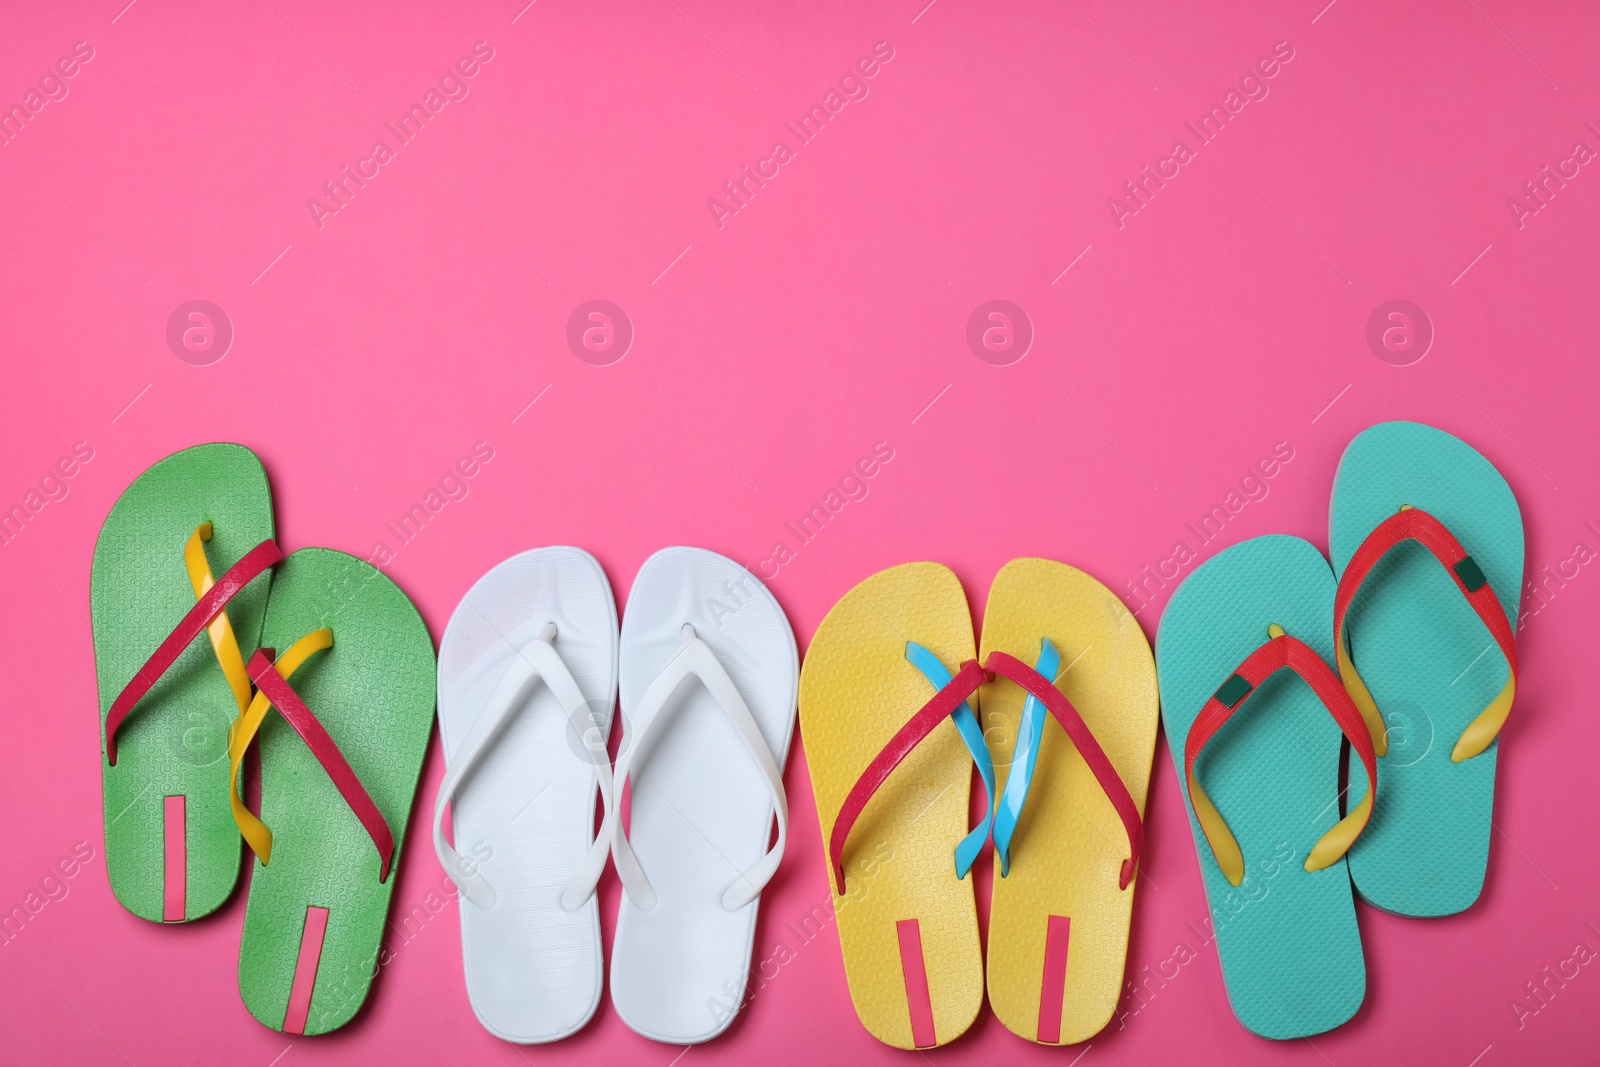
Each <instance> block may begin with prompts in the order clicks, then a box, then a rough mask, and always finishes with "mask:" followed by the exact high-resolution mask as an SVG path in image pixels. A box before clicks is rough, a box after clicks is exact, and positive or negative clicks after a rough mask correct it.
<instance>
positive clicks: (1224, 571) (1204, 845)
mask: <svg viewBox="0 0 1600 1067" xmlns="http://www.w3.org/2000/svg"><path fill="white" fill-rule="evenodd" d="M1333 595H1334V580H1333V573H1332V572H1331V571H1330V570H1329V569H1328V564H1327V562H1326V561H1324V560H1323V558H1322V554H1321V553H1319V552H1318V551H1317V550H1316V549H1315V548H1314V547H1312V546H1311V545H1310V544H1309V543H1307V542H1305V541H1302V540H1300V539H1299V538H1295V537H1285V536H1281V535H1274V536H1268V537H1257V538H1253V539H1251V540H1248V541H1244V542H1242V543H1240V544H1237V545H1234V546H1232V547H1231V548H1227V549H1224V550H1223V551H1222V552H1220V553H1218V554H1217V555H1216V556H1215V557H1213V558H1212V559H1210V560H1208V561H1206V562H1205V563H1204V564H1202V565H1201V566H1200V567H1199V568H1198V569H1196V570H1195V572H1194V573H1193V574H1191V575H1190V576H1189V577H1188V578H1187V579H1186V580H1185V581H1184V582H1183V584H1182V585H1181V586H1179V587H1178V589H1177V591H1176V592H1174V593H1173V595H1172V600H1171V602H1170V603H1169V604H1168V606H1167V609H1166V611H1165V612H1164V613H1163V614H1162V617H1161V625H1160V628H1159V630H1158V631H1157V635H1156V671H1157V675H1158V679H1159V683H1160V689H1161V718H1162V721H1163V723H1164V724H1165V726H1166V735H1167V743H1168V744H1169V745H1170V746H1171V749H1172V761H1173V765H1174V767H1175V768H1177V771H1178V781H1179V788H1180V790H1181V791H1182V792H1183V794H1184V804H1185V807H1186V808H1187V809H1188V812H1189V820H1190V829H1191V830H1192V831H1193V832H1194V837H1195V851H1196V852H1197V853H1198V854H1199V859H1200V874H1201V878H1202V881H1203V882H1204V884H1205V889H1206V899H1207V902H1208V904H1209V906H1210V923H1211V932H1212V934H1213V936H1214V938H1215V940H1216V944H1217V958H1218V960H1219V962H1220V963H1221V965H1222V977H1223V981H1224V983H1225V984H1226V986H1227V990H1228V1002H1229V1004H1230V1005H1231V1006H1232V1007H1233V1013H1234V1015H1236V1016H1237V1017H1238V1019H1239V1022H1240V1023H1242V1024H1243V1025H1244V1027H1245V1029H1247V1030H1249V1031H1250V1032H1251V1033H1254V1034H1258V1035H1260V1036H1262V1037H1268V1038H1276V1039H1280V1040H1282V1039H1288V1038H1296V1037H1306V1036H1308V1035H1311V1034H1319V1033H1322V1032H1323V1031H1325V1030H1331V1029H1332V1028H1333V1027H1335V1026H1338V1025H1339V1024H1340V1023H1343V1022H1345V1021H1346V1020H1348V1019H1349V1018H1350V1017H1351V1016H1352V1015H1354V1014H1355V1012H1356V1010H1357V1009H1358V1008H1359V1007H1360V1006H1361V1001H1362V999H1363V997H1365V995H1366V986H1367V980H1366V966H1365V964H1364V962H1363V960H1362V954H1361V932H1360V931H1359V930H1358V929H1357V927H1356V916H1355V899H1354V895H1353V893H1352V891H1351V888H1350V878H1349V875H1348V873H1347V868H1346V866H1345V860H1344V855H1343V853H1344V850H1345V849H1346V848H1348V847H1349V844H1350V841H1351V840H1352V839H1354V837H1355V835H1356V834H1358V833H1360V830H1361V825H1362V823H1363V822H1364V821H1365V819H1366V816H1367V813H1368V807H1369V805H1364V804H1363V805H1359V806H1357V807H1355V808H1352V810H1351V812H1350V814H1349V815H1348V816H1345V817H1344V818H1342V819H1341V818H1340V811H1339V803H1338V801H1339V754H1340V744H1341V742H1340V735H1341V733H1342V734H1343V735H1344V736H1345V737H1347V738H1349V739H1350V741H1351V745H1352V747H1353V748H1354V749H1356V750H1357V752H1358V754H1359V755H1360V758H1361V760H1366V761H1371V760H1372V759H1373V758H1374V757H1373V752H1372V742H1371V739H1370V738H1369V737H1368V735H1367V731H1366V726H1365V724H1364V723H1363V722H1362V719H1361V715H1360V712H1359V711H1357V710H1356V707H1355V705H1354V703H1353V702H1352V701H1351V700H1350V698H1349V697H1348V695H1347V694H1346V693H1345V691H1344V689H1343V687H1342V686H1340V684H1339V680H1338V678H1337V676H1336V675H1335V674H1334V673H1333V670H1332V668H1331V667H1330V666H1329V665H1328V661H1330V660H1332V658H1333V647H1332V633H1333V626H1332V623H1333ZM1281 667H1287V668H1289V669H1290V670H1291V671H1292V672H1293V673H1295V674H1297V675H1299V678H1292V677H1288V676H1286V674H1284V673H1275V672H1278V670H1279V668H1281ZM1352 762H1353V763H1354V762H1358V761H1357V760H1355V759H1352ZM1368 765H1369V766H1370V765H1371V763H1370V762H1369V763H1368ZM1202 786H1203V787H1202ZM1380 795H1381V793H1380Z"/></svg>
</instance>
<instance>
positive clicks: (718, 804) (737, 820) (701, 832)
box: [611, 547, 800, 1044]
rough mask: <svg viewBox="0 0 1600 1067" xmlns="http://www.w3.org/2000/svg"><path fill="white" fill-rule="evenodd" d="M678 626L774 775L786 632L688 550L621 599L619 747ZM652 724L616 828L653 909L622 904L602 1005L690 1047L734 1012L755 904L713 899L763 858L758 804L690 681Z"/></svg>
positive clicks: (762, 793)
mask: <svg viewBox="0 0 1600 1067" xmlns="http://www.w3.org/2000/svg"><path fill="white" fill-rule="evenodd" d="M686 622H687V623H690V624H692V625H693V626H694V628H695V632H696V633H697V634H698V635H699V637H700V639H701V640H703V641H704V642H705V643H706V644H707V645H709V646H710V648H711V650H712V652H713V653H715V654H716V657H717V660H718V661H719V662H720V663H721V664H722V666H723V667H724V668H725V669H726V670H727V672H728V676H729V677H730V678H731V679H732V680H733V683H734V686H735V688H737V689H738V690H739V695H740V696H741V697H743V698H744V701H745V703H746V704H747V705H748V706H749V708H750V713H751V715H752V716H753V717H754V719H755V721H756V724H757V725H758V726H759V727H760V730H761V735H762V737H763V738H764V739H765V740H766V742H767V746H768V747H769V748H770V749H771V750H772V758H773V760H774V761H775V762H776V764H777V766H778V769H779V771H780V772H781V771H782V768H783V765H784V761H785V760H786V759H787V757H788V754H789V741H790V739H791V737H792V735H793V733H794V715H795V695H796V687H797V685H798V681H799V678H798V676H799V673H800V664H799V652H798V650H797V649H796V647H795V640H794V632H793V631H792V630H791V629H790V628H789V620H788V619H787V618H786V617H785V616H784V614H783V609H782V608H781V607H779V606H778V602H777V601H776V600H775V599H773V596H772V594H771V593H770V592H768V591H767V588H766V587H765V586H764V585H762V584H761V583H760V582H759V581H757V580H756V579H755V577H754V576H753V575H751V574H750V572H749V571H747V570H745V569H744V568H743V567H741V566H739V565H738V564H737V563H735V562H734V561H733V560H731V559H728V558H726V557H725V556H719V555H717V554H716V553H715V552H707V551H705V550H704V549H699V548H684V547H677V548H665V549H662V550H661V551H660V552H657V553H656V554H655V555H653V556H651V557H650V558H649V559H647V560H645V562H644V565H643V566H641V567H640V568H639V573H638V575H637V576H636V577H635V578H634V581H633V588H632V589H631V590H629V592H628V603H627V608H626V610H625V612H624V614H623V619H622V649H621V655H620V658H621V664H620V667H621V680H620V696H621V706H622V715H623V735H622V741H621V743H622V744H623V745H628V744H630V740H629V734H628V731H629V723H628V718H627V717H628V714H629V711H630V709H632V708H634V707H636V706H637V705H638V703H639V698H640V697H641V696H642V695H643V693H644V691H645V689H646V688H647V687H648V686H649V684H650V682H651V681H652V680H653V679H654V678H655V677H656V675H657V674H659V673H660V672H661V668H662V667H663V666H664V665H665V663H666V661H667V660H668V659H669V658H671V657H672V655H673V654H674V653H675V652H676V651H677V650H678V648H679V646H680V644H681V643H682V640H683V638H682V629H683V624H684V623H686ZM661 716H662V719H661V720H660V724H659V726H657V727H656V730H657V731H658V732H656V733H654V734H653V735H652V736H653V739H652V742H651V744H650V746H649V748H648V750H646V751H642V752H641V753H640V754H639V757H638V761H637V762H635V763H634V765H633V771H632V774H631V776H630V777H631V778H632V783H631V785H630V800H629V812H630V817H629V823H628V826H629V829H628V839H629V841H630V842H631V843H632V846H633V849H634V852H635V854H636V856H637V857H638V860H639V864H640V866H641V867H642V868H643V869H644V872H645V875H646V877H648V878H649V880H650V884H651V885H652V886H653V887H654V889H655V892H656V894H657V896H658V898H659V899H658V901H657V903H656V906H655V907H654V908H653V909H651V910H649V911H645V910H643V909H642V908H639V907H637V906H636V905H635V904H634V903H633V901H632V900H631V898H630V897H629V896H628V894H627V893H626V892H624V893H623V894H622V900H621V903H620V906H619V908H618V912H617V930H616V935H615V937H614V939H613V941H612V947H611V1004H612V1006H613V1007H614V1008H616V1011H617V1014H618V1015H619V1016H620V1017H621V1018H622V1021H623V1022H625V1023H627V1024H628V1026H629V1027H631V1028H632V1029H633V1030H634V1031H635V1032H636V1033H639V1034H642V1035H644V1036H645V1037H649V1038H653V1039H655V1040H657V1041H668V1042H673V1043H675V1044H692V1043H695V1042H700V1041H706V1040H709V1039H710V1038H713V1037H715V1036H716V1035H718V1034H720V1033H722V1031H724V1030H726V1029H727V1028H728V1025H729V1024H730V1023H732V1022H733V1018H734V1016H735V1015H736V1014H737V1013H738V1010H739V1008H740V1006H741V1005H742V1004H743V1002H744V993H745V982H746V979H747V978H748V976H749V973H750V958H751V950H752V948H753V946H754V940H755V930H756V912H757V909H758V907H759V905H760V900H759V898H757V899H756V900H752V901H751V902H750V903H749V904H747V905H745V906H744V907H743V908H740V909H739V910H738V911H728V910H727V909H725V908H724V907H723V906H722V895H723V893H724V892H726V891H727V889H728V887H729V886H731V885H733V884H734V882H736V881H737V880H738V879H739V877H740V876H741V875H742V874H743V873H744V872H745V871H747V870H749V869H750V868H752V867H754V866H755V865H756V864H757V863H758V862H759V861H760V860H761V858H762V857H763V856H764V855H766V852H767V845H768V838H769V837H770V835H771V833H772V802H771V800H770V798H769V795H768V792H767V786H766V784H765V781H764V779H763V778H762V776H761V773H760V771H758V770H757V768H756V765H755V763H754V762H753V761H752V760H751V758H750V754H749V751H748V750H747V749H746V748H745V747H744V745H743V744H742V743H741V742H740V740H739V735H738V734H737V733H736V732H735V731H734V728H733V726H732V725H731V724H730V723H729V722H728V719H727V717H726V716H725V715H724V714H723V712H722V710H721V709H720V708H719V707H718V705H717V703H716V702H715V701H714V700H713V699H712V698H711V695H710V693H709V692H708V691H707V690H706V688H705V687H704V686H703V685H701V684H700V683H699V681H698V680H696V679H690V680H689V681H687V682H685V683H684V684H683V685H681V686H679V687H678V690H677V692H676V693H675V694H674V695H673V697H672V699H671V701H670V702H669V703H668V704H667V706H666V707H665V708H663V709H662V711H661ZM622 785H623V783H621V782H617V783H615V788H617V789H618V790H619V791H620V790H621V788H622Z"/></svg>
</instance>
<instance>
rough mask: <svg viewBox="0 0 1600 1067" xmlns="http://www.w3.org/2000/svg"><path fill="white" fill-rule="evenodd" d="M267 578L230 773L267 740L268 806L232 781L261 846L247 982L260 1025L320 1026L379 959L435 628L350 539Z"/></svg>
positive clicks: (422, 729) (352, 1001)
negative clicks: (268, 597) (267, 594)
mask: <svg viewBox="0 0 1600 1067" xmlns="http://www.w3.org/2000/svg"><path fill="white" fill-rule="evenodd" d="M272 591H273V596H272V601H271V603H270V604H268V606H267V617H266V620H265V622H264V623H263V625H262V644H263V646H267V647H263V648H261V649H258V650H257V651H256V654H255V655H254V656H252V657H251V658H250V662H249V663H248V665H247V667H248V670H249V673H250V678H251V680H252V681H254V682H255V684H256V689H257V693H256V696H255V698H254V699H253V700H252V701H251V704H250V708H249V710H248V711H247V712H246V713H245V715H244V716H243V717H242V718H241V719H240V720H239V721H238V722H237V723H236V724H235V725H234V728H233V729H232V731H231V732H230V736H229V743H228V756H229V760H230V762H231V765H232V768H233V770H232V776H231V779H230V780H231V781H237V780H238V776H239V775H238V768H239V765H240V762H241V761H242V760H243V758H244V754H245V751H246V750H247V749H248V748H249V746H250V744H251V742H252V741H253V740H259V743H260V746H261V816H260V818H257V817H256V816H254V815H252V814H251V813H250V811H249V810H248V809H247V808H245V806H244V802H243V799H242V798H241V796H240V795H239V794H238V793H237V792H235V791H234V790H232V789H231V788H230V789H229V790H228V793H229V802H230V804H231V806H232V809H233V815H234V820H235V822H236V823H237V824H238V826H239V832H240V833H241V834H243V836H244V838H245V841H246V842H247V843H248V844H249V845H250V848H251V850H252V851H253V852H254V853H255V854H256V859H257V862H256V863H255V864H254V865H253V869H252V873H251V877H250V892H249V895H248V897H247V899H246V902H245V912H244V931H243V934H242V936H241V938H240V942H239V993H240V996H241V997H242V998H243V1000H244V1004H245V1007H246V1008H248V1009H249V1011H250V1014H251V1015H253V1016H255V1017H256V1019H257V1020H258V1021H259V1022H261V1023H262V1024H263V1025H264V1026H268V1027H270V1028H272V1029H274V1030H281V1031H283V1032H284V1033H288V1034H321V1033H326V1032H327V1031H329V1030H334V1029H337V1028H338V1027H340V1026H343V1025H344V1024H345V1023H346V1022H348V1021H349V1020H350V1018H351V1017H352V1016H354V1015H355V1013H356V1011H357V1009H359V1008H360V1007H361V1004H362V1002H363V1001H364V1000H365V999H366V996H367V990H368V988H369V986H370V985H371V983H372V976H373V975H374V974H375V973H376V971H377V962H378V945H379V940H380V938H381V937H382V934H383V927H384V918H385V916H386V915H387V914H388V910H389V897H390V895H391V893H392V891H393V889H394V871H395V867H396V863H397V861H398V859H399V849H400V843H401V840H402V839H403V838H404V836H405V828H406V820H407V818H408V817H409V816H410V813H411V800H412V797H413V795H414V794H415V793H416V790H417V777H418V775H419V774H420V773H421V771H422V758H423V756H424V754H425V753H426V752H427V748H428V735H429V733H430V732H431V731H432V728H433V687H434V671H433V642H432V639H431V638H430V637H429V636H428V628H427V627H426V626H425V625H424V624H423V622H422V619H421V617H420V616H418V615H417V610H416V608H414V607H412V606H411V601H409V600H408V599H406V595H405V594H404V593H402V592H401V591H400V590H399V588H398V587H396V586H395V584H394V583H393V582H391V581H390V580H389V579H388V578H387V577H386V576H384V574H383V573H382V572H380V571H379V570H377V569H376V568H375V567H372V566H370V565H368V564H366V563H363V562H362V561H361V560H359V559H356V558H355V557H354V556H347V555H345V554H344V553H342V552H334V551H332V550H330V549H326V548H303V549H301V550H300V551H298V552H295V553H293V554H292V555H290V556H289V557H288V558H286V559H285V560H284V561H283V563H282V564H280V565H279V567H278V573H277V575H276V577H275V578H274V579H273V590H272ZM273 647H276V648H282V649H284V652H283V654H282V655H281V656H279V657H278V658H277V660H276V662H274V661H273V653H272V651H271V648H273ZM291 678H292V683H291ZM274 709H276V710H277V712H278V714H276V715H272V716H270V717H269V716H268V712H270V711H272V710H274ZM269 828H270V829H269Z"/></svg>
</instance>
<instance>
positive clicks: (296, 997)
mask: <svg viewBox="0 0 1600 1067" xmlns="http://www.w3.org/2000/svg"><path fill="white" fill-rule="evenodd" d="M327 930H328V909H327V908H319V907H317V906H316V905H315V904H313V905H310V906H309V907H307V908H306V926H305V932H304V933H302V934H301V935H300V957H299V958H298V959H297V960H295V964H294V984H292V985H291V986H290V987H289V1010H288V1011H286V1012H284V1013H283V1032H284V1033H286V1034H303V1033H305V1032H306V1016H307V1015H309V1014H310V1013H311V990H312V988H313V987H314V986H316V984H317V961H319V960H320V959H322V935H323V934H325V933H327Z"/></svg>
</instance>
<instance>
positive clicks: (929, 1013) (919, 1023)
mask: <svg viewBox="0 0 1600 1067" xmlns="http://www.w3.org/2000/svg"><path fill="white" fill-rule="evenodd" d="M894 929H895V933H896V934H898V935H899V937H900V971H901V973H902V974H904V975H905V980H906V1009H907V1010H908V1011H909V1012H910V1014H911V1042H912V1044H914V1045H916V1047H917V1048H932V1047H933V1046H934V1045H936V1044H938V1041H937V1040H935V1038H934V1036H933V1000H932V998H930V997H929V996H928V971H927V968H926V967H925V966H924V965H923V962H922V929H921V927H919V926H918V925H917V920H915V919H901V920H900V921H899V922H897V923H895V924H894Z"/></svg>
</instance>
